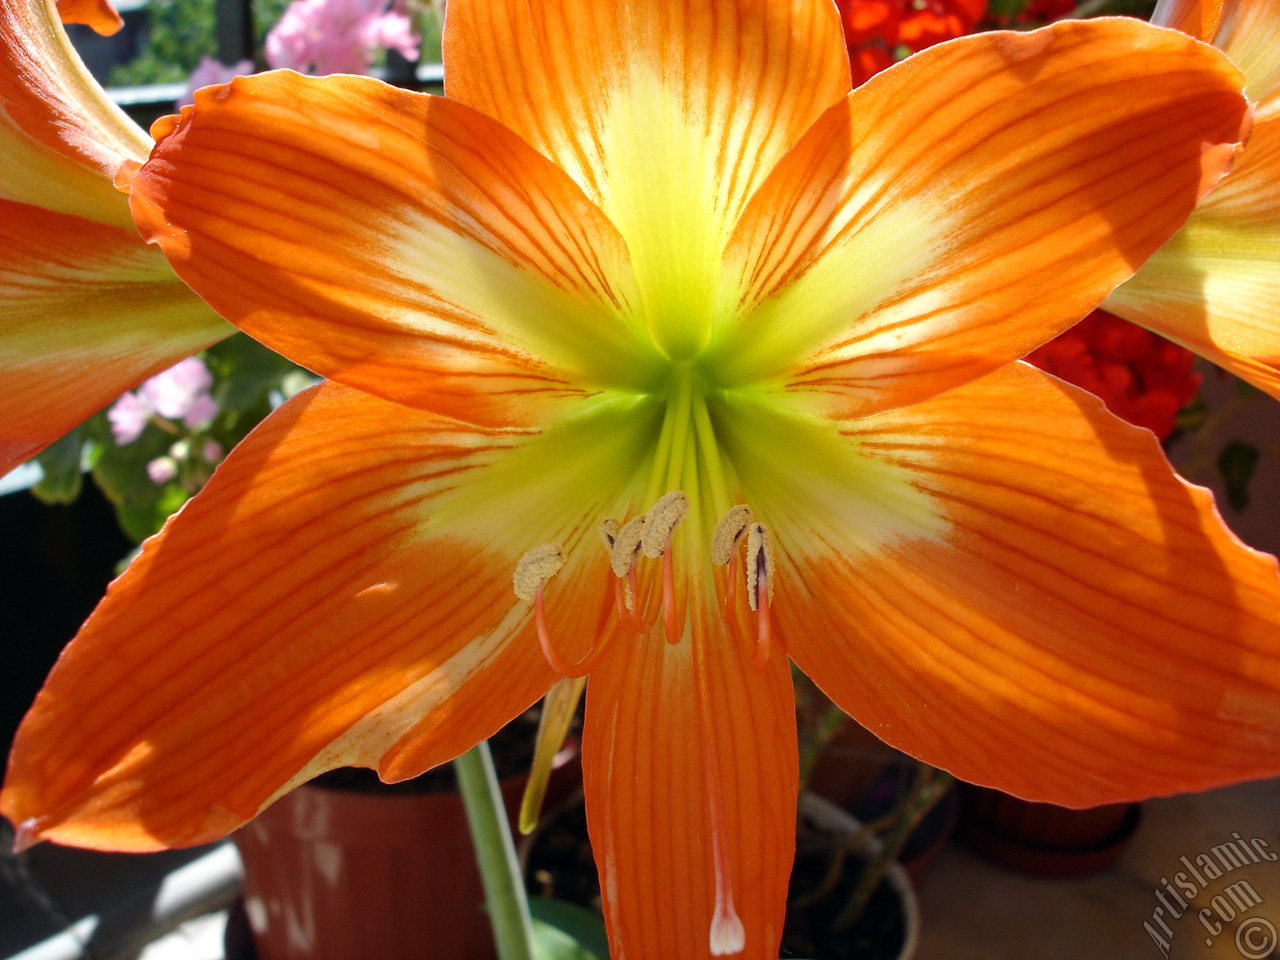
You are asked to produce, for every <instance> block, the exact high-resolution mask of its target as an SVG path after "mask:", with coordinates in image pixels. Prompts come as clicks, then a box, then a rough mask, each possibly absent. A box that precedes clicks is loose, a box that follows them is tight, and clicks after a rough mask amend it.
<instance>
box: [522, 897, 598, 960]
mask: <svg viewBox="0 0 1280 960" xmlns="http://www.w3.org/2000/svg"><path fill="white" fill-rule="evenodd" d="M529 913H530V914H531V915H532V916H533V947H534V951H535V953H536V954H537V958H538V960H609V941H608V939H607V938H606V936H605V931H604V920H602V919H601V918H600V917H598V916H596V914H594V913H592V912H591V911H589V910H584V909H583V908H582V907H579V906H578V905H576V904H573V903H566V902H565V901H563V900H548V899H546V898H541V897H534V898H531V899H530V900H529Z"/></svg>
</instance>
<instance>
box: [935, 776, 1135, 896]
mask: <svg viewBox="0 0 1280 960" xmlns="http://www.w3.org/2000/svg"><path fill="white" fill-rule="evenodd" d="M1140 820H1141V807H1140V806H1139V805H1138V804H1136V803H1113V804H1107V805H1105V806H1100V807H1089V808H1087V809H1084V810H1073V809H1071V808H1069V807H1059V806H1055V805H1054V804H1051V803H1033V802H1031V801H1029V800H1020V799H1018V798H1017V797H1012V796H1009V795H1008V794H1006V793H1001V792H1000V791H999V790H991V789H988V788H985V787H974V786H971V785H969V784H965V785H964V789H963V791H962V793H961V817H960V825H959V829H958V830H957V838H958V839H959V840H960V842H961V843H962V844H964V845H965V846H966V847H968V848H969V849H970V850H972V851H974V852H975V853H977V854H979V855H980V856H982V857H984V858H986V859H987V860H990V861H992V862H993V863H998V864H999V865H1000V866H1003V867H1008V868H1009V869H1011V870H1017V871H1018V872H1019V873H1026V874H1031V875H1034V876H1042V877H1083V876H1087V875H1088V874H1091V873H1097V872H1098V871H1100V870H1105V869H1106V868H1107V867H1109V866H1111V865H1112V864H1113V863H1115V862H1116V860H1118V859H1119V858H1120V854H1121V853H1123V852H1124V848H1125V845H1126V844H1128V842H1129V839H1130V838H1131V837H1132V836H1133V834H1134V832H1135V831H1136V830H1137V829H1138V824H1139V822H1140Z"/></svg>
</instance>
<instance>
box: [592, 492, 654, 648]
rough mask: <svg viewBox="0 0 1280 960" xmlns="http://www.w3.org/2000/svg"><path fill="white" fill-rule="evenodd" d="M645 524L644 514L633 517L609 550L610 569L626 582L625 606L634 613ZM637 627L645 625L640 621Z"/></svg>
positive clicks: (615, 535) (614, 538) (618, 532)
mask: <svg viewBox="0 0 1280 960" xmlns="http://www.w3.org/2000/svg"><path fill="white" fill-rule="evenodd" d="M644 524H645V515H644V514H643V513H642V514H640V516H638V517H632V518H631V519H630V520H628V521H627V522H626V523H624V524H623V525H622V526H621V527H620V528H619V529H618V531H617V532H616V533H614V535H613V546H612V547H611V548H610V550H609V567H610V569H611V570H613V575H614V576H615V577H618V578H620V579H623V580H625V583H624V587H625V596H624V600H625V605H626V608H627V609H628V610H630V611H632V612H633V613H634V612H635V609H636V589H635V588H636V569H635V568H636V554H637V553H639V552H640V538H641V536H643V534H644ZM602 532H603V530H602ZM634 619H635V618H634V617H633V620H634ZM635 625H636V626H637V628H640V627H643V624H641V623H639V622H638V621H637V622H636V624H635Z"/></svg>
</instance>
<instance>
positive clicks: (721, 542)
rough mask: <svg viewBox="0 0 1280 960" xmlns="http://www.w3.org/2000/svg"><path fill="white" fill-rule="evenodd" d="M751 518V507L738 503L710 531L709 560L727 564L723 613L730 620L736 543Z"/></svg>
mask: <svg viewBox="0 0 1280 960" xmlns="http://www.w3.org/2000/svg"><path fill="white" fill-rule="evenodd" d="M752 519H753V515H752V513H751V508H750V507H748V506H747V505H746V504H745V503H739V504H738V505H736V506H734V507H731V508H730V509H729V512H728V513H726V514H725V515H724V516H723V517H721V518H720V522H719V523H717V524H716V528H715V530H713V531H712V532H711V562H712V563H715V564H718V565H719V566H722V567H723V566H724V565H725V564H728V565H729V576H728V577H727V578H725V589H724V615H725V617H726V618H729V619H730V620H732V617H733V608H734V606H735V605H736V604H737V602H738V544H739V543H741V542H742V537H743V534H745V533H746V532H747V527H748V526H750V525H751V521H752Z"/></svg>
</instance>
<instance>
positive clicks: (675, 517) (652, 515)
mask: <svg viewBox="0 0 1280 960" xmlns="http://www.w3.org/2000/svg"><path fill="white" fill-rule="evenodd" d="M688 512H689V498H688V497H686V496H685V495H684V493H683V492H682V491H680V490H672V491H671V492H670V493H668V494H665V495H663V496H662V497H661V498H660V499H659V500H658V502H657V503H655V504H654V505H653V506H652V507H650V508H649V512H648V514H646V519H645V522H644V532H643V533H642V534H641V535H640V552H641V553H643V554H644V555H645V556H646V557H648V558H650V559H651V560H657V559H658V558H659V557H660V556H662V555H663V553H664V552H666V549H667V544H669V543H670V542H671V534H672V533H673V532H675V529H676V525H677V524H678V523H679V522H680V521H681V520H683V519H684V515H685V514H686V513H688Z"/></svg>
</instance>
